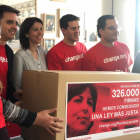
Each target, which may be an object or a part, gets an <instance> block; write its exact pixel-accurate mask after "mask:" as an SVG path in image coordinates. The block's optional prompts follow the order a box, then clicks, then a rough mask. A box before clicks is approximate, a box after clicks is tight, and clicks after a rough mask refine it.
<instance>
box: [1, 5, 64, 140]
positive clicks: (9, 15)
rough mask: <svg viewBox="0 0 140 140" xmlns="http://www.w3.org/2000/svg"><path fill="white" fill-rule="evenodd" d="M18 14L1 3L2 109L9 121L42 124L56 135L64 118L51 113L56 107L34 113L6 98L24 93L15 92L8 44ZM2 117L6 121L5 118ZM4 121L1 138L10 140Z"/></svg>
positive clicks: (13, 32)
mask: <svg viewBox="0 0 140 140" xmlns="http://www.w3.org/2000/svg"><path fill="white" fill-rule="evenodd" d="M18 14H19V11H18V10H16V9H14V8H12V7H10V6H7V5H0V26H1V27H2V30H1V36H0V56H1V61H0V78H1V79H2V81H1V82H2V85H3V87H4V89H5V90H3V91H4V92H3V91H2V93H1V97H3V98H2V104H1V105H0V109H2V107H3V116H4V118H5V120H7V121H10V122H13V123H16V124H19V125H22V126H25V127H27V128H29V127H30V126H31V125H37V126H41V127H43V128H44V129H46V130H47V131H48V132H49V133H50V134H52V135H54V132H61V129H62V128H63V127H62V126H61V125H59V124H57V122H61V121H63V120H62V119H60V118H58V117H53V116H50V115H49V114H50V113H54V112H55V111H56V110H57V109H56V108H54V109H50V110H44V111H41V112H38V113H33V112H30V111H28V110H26V109H21V108H20V107H17V106H16V105H14V104H13V103H11V102H10V101H9V100H5V99H4V98H5V95H6V98H7V99H10V100H12V99H13V95H14V97H15V94H16V97H17V96H18V94H19V96H18V97H20V96H21V95H22V94H20V93H19V92H14V91H15V90H14V87H13V84H12V67H13V51H12V49H11V48H10V47H9V46H8V45H7V44H6V42H7V41H8V40H10V39H13V38H14V35H15V33H16V31H17V15H18ZM13 93H15V94H13ZM10 97H11V98H10ZM12 101H13V100H12ZM1 116H2V115H1ZM1 118H2V120H3V121H4V118H3V117H1ZM0 121H1V119H0ZM2 123H3V122H2ZM2 123H0V124H1V125H0V140H9V139H10V138H9V136H8V132H7V129H6V127H5V124H4V123H3V124H2Z"/></svg>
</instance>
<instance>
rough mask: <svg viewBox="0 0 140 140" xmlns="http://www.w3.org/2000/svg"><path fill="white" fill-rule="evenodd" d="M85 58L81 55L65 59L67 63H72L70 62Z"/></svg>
mask: <svg viewBox="0 0 140 140" xmlns="http://www.w3.org/2000/svg"><path fill="white" fill-rule="evenodd" d="M83 57H84V54H80V55H75V56H72V57H67V58H66V59H65V62H70V61H78V60H79V59H81V58H83Z"/></svg>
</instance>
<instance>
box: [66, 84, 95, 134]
mask: <svg viewBox="0 0 140 140" xmlns="http://www.w3.org/2000/svg"><path fill="white" fill-rule="evenodd" d="M96 100H97V93H96V90H95V88H94V86H93V85H91V84H70V85H69V90H68V104H67V137H74V136H80V135H86V134H88V131H89V129H90V128H89V127H90V125H91V115H92V113H93V112H94V111H95V106H96ZM92 124H93V123H92Z"/></svg>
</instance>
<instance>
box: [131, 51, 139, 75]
mask: <svg viewBox="0 0 140 140" xmlns="http://www.w3.org/2000/svg"><path fill="white" fill-rule="evenodd" d="M132 72H133V73H140V52H139V53H138V54H137V56H136V59H135V62H134V66H133V69H132Z"/></svg>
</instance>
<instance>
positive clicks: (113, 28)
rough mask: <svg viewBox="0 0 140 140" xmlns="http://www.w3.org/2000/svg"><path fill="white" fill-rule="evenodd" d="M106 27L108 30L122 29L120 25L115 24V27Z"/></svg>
mask: <svg viewBox="0 0 140 140" xmlns="http://www.w3.org/2000/svg"><path fill="white" fill-rule="evenodd" d="M106 28H107V29H109V30H110V31H115V30H117V31H120V30H121V29H122V28H121V27H120V26H117V27H115V26H110V27H106Z"/></svg>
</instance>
